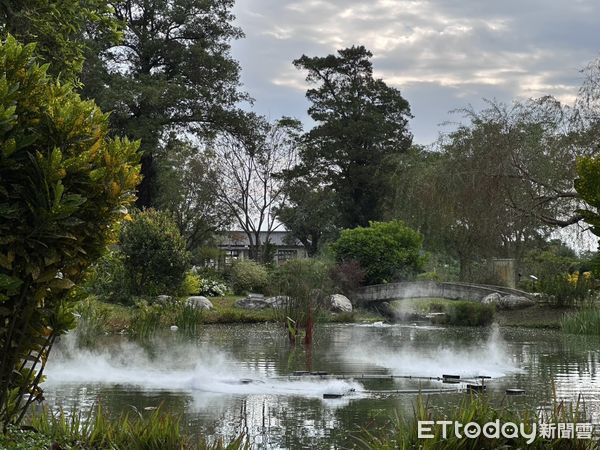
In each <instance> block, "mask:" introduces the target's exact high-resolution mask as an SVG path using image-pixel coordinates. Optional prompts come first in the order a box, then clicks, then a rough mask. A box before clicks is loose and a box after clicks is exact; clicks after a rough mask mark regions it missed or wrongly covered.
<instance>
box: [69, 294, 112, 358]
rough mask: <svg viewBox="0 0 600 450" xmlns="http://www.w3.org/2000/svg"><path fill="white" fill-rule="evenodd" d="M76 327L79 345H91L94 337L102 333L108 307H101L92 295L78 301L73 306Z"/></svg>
mask: <svg viewBox="0 0 600 450" xmlns="http://www.w3.org/2000/svg"><path fill="white" fill-rule="evenodd" d="M75 317H77V328H76V329H75V336H76V338H77V344H78V345H79V346H80V347H91V346H92V345H93V344H94V343H95V342H96V338H97V337H98V336H100V335H102V334H104V328H105V323H106V321H107V318H108V309H107V308H105V307H103V305H101V304H100V303H99V302H98V301H96V299H95V298H94V297H88V298H87V299H85V300H83V301H81V302H79V303H78V304H77V306H76V308H75Z"/></svg>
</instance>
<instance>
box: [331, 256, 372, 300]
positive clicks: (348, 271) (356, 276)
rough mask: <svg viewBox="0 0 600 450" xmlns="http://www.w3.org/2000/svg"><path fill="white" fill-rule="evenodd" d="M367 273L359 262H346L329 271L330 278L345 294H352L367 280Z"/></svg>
mask: <svg viewBox="0 0 600 450" xmlns="http://www.w3.org/2000/svg"><path fill="white" fill-rule="evenodd" d="M365 276H366V272H365V269H363V268H362V267H361V266H360V263H359V262H358V261H344V262H341V263H339V264H336V265H335V266H333V267H332V268H331V269H330V270H329V277H330V278H331V281H332V282H333V284H334V285H335V287H336V288H337V289H339V290H340V291H341V292H342V293H343V294H346V295H349V294H352V293H353V292H354V291H355V290H356V289H357V288H359V287H360V286H361V285H362V284H363V282H364V280H365Z"/></svg>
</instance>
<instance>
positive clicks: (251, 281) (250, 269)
mask: <svg viewBox="0 0 600 450" xmlns="http://www.w3.org/2000/svg"><path fill="white" fill-rule="evenodd" d="M229 278H230V281H231V287H232V288H233V291H234V292H235V293H236V294H245V293H248V292H260V293H262V292H264V290H265V289H266V287H267V283H268V282H269V274H268V272H267V269H266V268H265V267H264V266H261V265H260V264H258V263H257V262H254V261H251V260H247V259H240V260H237V261H235V262H234V263H233V264H232V265H231V267H230V269H229Z"/></svg>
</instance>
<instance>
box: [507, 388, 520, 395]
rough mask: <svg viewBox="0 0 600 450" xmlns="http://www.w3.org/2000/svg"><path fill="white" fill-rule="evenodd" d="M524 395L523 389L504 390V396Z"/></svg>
mask: <svg viewBox="0 0 600 450" xmlns="http://www.w3.org/2000/svg"><path fill="white" fill-rule="evenodd" d="M524 394H525V389H516V388H513V389H507V390H506V395H524Z"/></svg>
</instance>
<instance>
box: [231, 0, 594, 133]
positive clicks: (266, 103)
mask: <svg viewBox="0 0 600 450" xmlns="http://www.w3.org/2000/svg"><path fill="white" fill-rule="evenodd" d="M233 12H234V14H235V15H236V17H237V19H236V24H237V25H238V26H239V27H241V28H242V30H243V31H244V33H245V35H246V37H245V38H244V39H241V40H239V41H237V42H235V43H234V44H233V48H232V53H233V56H234V58H235V59H237V60H238V61H239V62H240V64H241V67H242V77H241V79H242V83H243V84H244V89H245V91H246V92H248V93H249V94H250V95H251V96H252V97H253V98H254V99H255V103H254V106H253V109H254V111H256V112H258V113H260V114H263V115H265V116H267V117H268V118H270V119H277V118H278V117H280V116H282V115H287V116H292V117H296V118H298V119H300V120H302V121H303V122H304V124H305V127H307V128H308V127H310V126H312V122H311V121H310V119H309V118H308V116H307V114H306V110H307V108H308V102H307V100H306V99H305V92H306V89H307V87H308V85H307V83H306V82H305V80H304V78H305V76H306V74H305V73H303V72H302V71H299V70H297V69H295V68H294V67H293V65H292V60H294V59H296V58H298V57H300V56H302V54H306V55H308V56H325V55H328V54H331V53H335V51H336V50H338V49H341V48H345V47H349V46H352V45H364V46H365V47H367V48H368V49H369V50H371V51H372V53H373V55H374V56H373V59H372V62H373V66H374V72H375V76H376V77H378V78H382V79H383V80H384V81H385V82H386V83H387V84H389V85H391V86H393V87H396V88H398V89H400V91H401V93H402V95H403V96H404V97H405V98H406V99H407V100H408V101H409V102H410V105H411V111H412V114H413V115H414V118H413V119H412V120H411V121H410V128H411V131H412V132H413V134H414V142H416V143H418V144H429V143H431V142H433V141H434V140H435V139H436V138H437V137H438V135H439V133H440V132H442V131H444V130H449V129H452V125H451V124H450V125H448V124H447V122H452V121H454V122H456V121H458V120H460V115H457V114H451V113H450V111H452V110H455V109H458V108H463V107H466V106H468V105H472V106H473V107H475V108H476V109H479V108H481V107H483V106H484V101H483V99H496V100H499V101H503V102H511V101H513V100H514V99H517V98H530V97H539V96H541V95H553V96H555V97H557V98H559V99H560V100H561V101H563V102H566V103H572V101H573V100H574V98H575V96H576V95H577V89H578V87H579V86H580V84H581V82H582V79H583V76H582V74H581V73H580V70H581V69H582V68H583V67H585V65H586V64H587V63H589V62H590V61H592V60H593V59H595V58H598V57H600V26H598V18H599V17H600V1H598V0H406V1H405V0H371V1H360V0H329V1H325V0H296V1H288V0H237V2H236V5H235V7H234V10H233ZM444 123H446V125H443V124H444Z"/></svg>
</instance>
